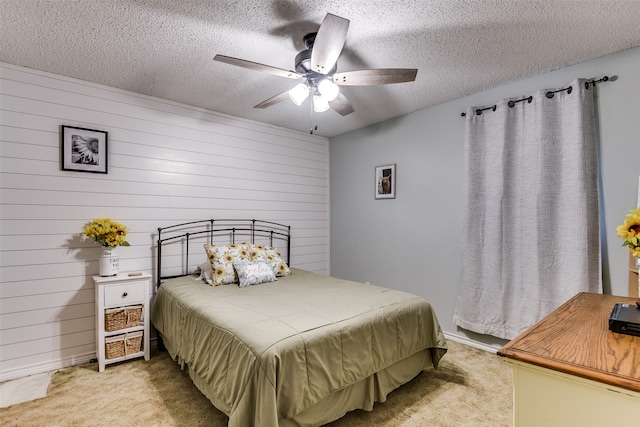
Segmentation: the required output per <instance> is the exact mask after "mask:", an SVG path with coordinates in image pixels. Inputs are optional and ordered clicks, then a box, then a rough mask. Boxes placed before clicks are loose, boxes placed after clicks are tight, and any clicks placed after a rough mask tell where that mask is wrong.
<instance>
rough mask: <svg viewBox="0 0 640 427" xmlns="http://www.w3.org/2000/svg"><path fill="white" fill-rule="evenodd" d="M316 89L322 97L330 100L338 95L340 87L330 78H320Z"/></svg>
mask: <svg viewBox="0 0 640 427" xmlns="http://www.w3.org/2000/svg"><path fill="white" fill-rule="evenodd" d="M318 91H319V92H320V94H321V95H322V97H323V98H324V99H326V100H327V101H328V102H331V101H333V100H335V99H336V98H337V97H338V94H339V93H340V88H339V87H338V85H337V84H335V83H334V82H332V81H331V80H328V79H322V80H321V81H320V83H319V84H318Z"/></svg>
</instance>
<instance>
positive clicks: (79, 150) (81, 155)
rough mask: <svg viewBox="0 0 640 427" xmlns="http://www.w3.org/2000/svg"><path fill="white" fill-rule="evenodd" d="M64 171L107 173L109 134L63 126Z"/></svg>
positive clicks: (62, 156)
mask: <svg viewBox="0 0 640 427" xmlns="http://www.w3.org/2000/svg"><path fill="white" fill-rule="evenodd" d="M61 139H62V148H61V150H62V153H61V160H62V170H66V171H80V172H94V173H107V158H108V156H107V132H104V131H101V130H93V129H84V128H78V127H73V126H64V125H63V126H62V136H61Z"/></svg>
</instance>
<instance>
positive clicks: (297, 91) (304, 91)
mask: <svg viewBox="0 0 640 427" xmlns="http://www.w3.org/2000/svg"><path fill="white" fill-rule="evenodd" d="M308 96H309V86H307V85H306V84H305V83H300V84H297V85H295V86H294V87H293V89H291V90H290V91H289V98H291V101H293V103H294V104H296V105H301V104H302V103H303V102H304V100H305V99H307V97H308Z"/></svg>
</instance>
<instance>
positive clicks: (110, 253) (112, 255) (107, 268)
mask: <svg viewBox="0 0 640 427" xmlns="http://www.w3.org/2000/svg"><path fill="white" fill-rule="evenodd" d="M119 272H120V259H119V258H118V254H117V253H116V251H115V249H105V250H104V251H103V252H102V255H101V256H100V275H101V276H115V275H116V274H118V273H119Z"/></svg>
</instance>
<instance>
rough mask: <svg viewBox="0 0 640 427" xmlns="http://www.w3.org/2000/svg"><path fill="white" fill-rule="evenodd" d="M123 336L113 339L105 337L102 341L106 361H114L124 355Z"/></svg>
mask: <svg viewBox="0 0 640 427" xmlns="http://www.w3.org/2000/svg"><path fill="white" fill-rule="evenodd" d="M124 340H125V336H124V334H123V335H116V336H114V337H107V338H105V339H104V353H105V358H106V359H115V358H116V357H122V356H124V355H125V345H124Z"/></svg>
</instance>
